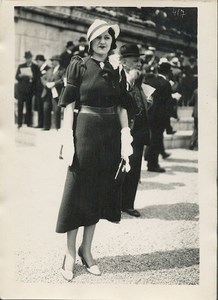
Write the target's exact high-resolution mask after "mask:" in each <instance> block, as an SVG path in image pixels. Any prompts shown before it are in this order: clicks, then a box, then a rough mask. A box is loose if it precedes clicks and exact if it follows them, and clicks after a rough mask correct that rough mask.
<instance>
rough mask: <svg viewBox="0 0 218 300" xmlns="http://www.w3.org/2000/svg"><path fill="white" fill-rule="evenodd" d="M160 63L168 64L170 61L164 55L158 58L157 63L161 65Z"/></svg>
mask: <svg viewBox="0 0 218 300" xmlns="http://www.w3.org/2000/svg"><path fill="white" fill-rule="evenodd" d="M161 64H169V65H170V62H169V61H168V59H167V58H166V57H161V58H160V60H159V65H161Z"/></svg>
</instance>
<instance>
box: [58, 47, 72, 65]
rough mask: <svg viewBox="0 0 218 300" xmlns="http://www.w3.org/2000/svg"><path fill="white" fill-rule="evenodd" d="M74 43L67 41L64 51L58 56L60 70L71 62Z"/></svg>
mask: <svg viewBox="0 0 218 300" xmlns="http://www.w3.org/2000/svg"><path fill="white" fill-rule="evenodd" d="M73 48H74V43H73V42H71V41H69V42H67V45H66V50H65V51H64V52H62V53H61V55H60V59H61V60H60V65H61V68H62V69H66V68H67V67H68V65H69V63H70V61H71V58H72V56H73V55H74V52H73Z"/></svg>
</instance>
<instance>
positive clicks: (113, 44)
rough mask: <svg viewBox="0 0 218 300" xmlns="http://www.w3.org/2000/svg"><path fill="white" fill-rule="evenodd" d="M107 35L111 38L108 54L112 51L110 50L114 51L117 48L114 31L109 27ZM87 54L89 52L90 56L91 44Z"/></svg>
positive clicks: (91, 51)
mask: <svg viewBox="0 0 218 300" xmlns="http://www.w3.org/2000/svg"><path fill="white" fill-rule="evenodd" d="M108 33H109V34H110V36H111V37H112V43H111V48H110V50H109V52H110V51H112V50H114V49H116V48H117V44H116V38H115V32H114V30H113V29H112V28H111V27H110V28H109V29H108ZM88 52H89V54H90V55H92V53H93V50H92V42H91V43H90V46H89V51H88Z"/></svg>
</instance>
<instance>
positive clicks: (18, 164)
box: [13, 129, 199, 285]
mask: <svg viewBox="0 0 218 300" xmlns="http://www.w3.org/2000/svg"><path fill="white" fill-rule="evenodd" d="M35 130H36V131H37V143H36V146H20V145H19V146H17V147H16V160H15V162H14V167H15V176H14V179H15V180H14V186H13V188H14V189H15V190H14V191H16V197H14V199H13V200H14V203H13V209H14V212H15V213H14V215H15V224H17V226H15V232H14V236H15V237H16V243H15V265H16V269H15V279H16V281H17V282H20V283H21V282H22V283H58V284H62V283H66V282H65V280H64V279H63V278H62V277H61V275H60V273H59V269H60V267H61V264H62V259H63V254H64V251H65V242H66V236H65V235H62V234H56V233H55V225H56V218H57V213H58V209H59V205H60V200H61V195H62V190H63V184H64V181H65V175H66V166H65V164H64V163H63V161H61V160H58V159H57V153H58V149H59V138H58V133H57V132H56V131H55V130H52V131H48V132H43V131H38V130H37V129H35ZM169 152H171V153H172V155H171V157H170V158H169V159H167V160H165V161H164V160H161V161H160V164H161V166H163V167H165V168H166V170H167V172H166V173H164V174H158V173H152V172H147V171H146V169H147V168H146V164H145V162H143V166H142V173H141V183H140V185H139V189H138V193H137V197H136V201H135V208H137V209H139V211H140V212H141V218H134V217H130V216H129V215H127V214H123V215H122V220H121V222H120V224H112V223H109V222H107V221H105V220H101V221H100V222H99V224H98V225H97V227H96V234H95V237H94V243H93V255H94V257H95V258H96V260H97V263H98V264H99V267H100V269H101V270H102V276H100V277H97V276H93V275H91V274H89V273H87V272H86V270H85V269H84V267H83V266H82V264H81V261H80V260H79V259H77V261H76V266H75V278H74V280H73V282H72V283H69V284H72V285H75V284H78V283H84V284H87V283H101V284H103V283H106V284H110V283H116V284H164V285H165V284H170V285H196V284H198V283H199V223H198V215H199V211H198V209H199V207H198V187H197V178H198V173H197V172H198V162H197V155H198V153H197V152H196V151H190V150H184V149H174V150H170V151H169ZM18 170H22V171H21V172H20V173H18ZM81 237H82V230H81V229H80V231H79V236H78V245H79V242H80V240H81ZM78 245H77V246H78Z"/></svg>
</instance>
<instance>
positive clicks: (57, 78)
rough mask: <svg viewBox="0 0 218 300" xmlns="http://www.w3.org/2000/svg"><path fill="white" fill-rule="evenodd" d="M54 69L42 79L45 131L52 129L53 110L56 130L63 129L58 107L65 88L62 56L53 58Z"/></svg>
mask: <svg viewBox="0 0 218 300" xmlns="http://www.w3.org/2000/svg"><path fill="white" fill-rule="evenodd" d="M50 60H51V62H52V68H50V69H49V70H48V71H47V72H46V74H44V75H43V76H42V77H41V81H42V84H43V92H42V99H43V111H44V130H49V129H50V128H51V111H52V110H53V116H54V122H55V128H56V129H60V127H61V107H60V106H58V100H59V96H60V94H61V90H62V87H63V75H64V72H65V69H63V68H61V67H60V60H61V58H60V56H59V55H53V56H52V57H51V59H50Z"/></svg>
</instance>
